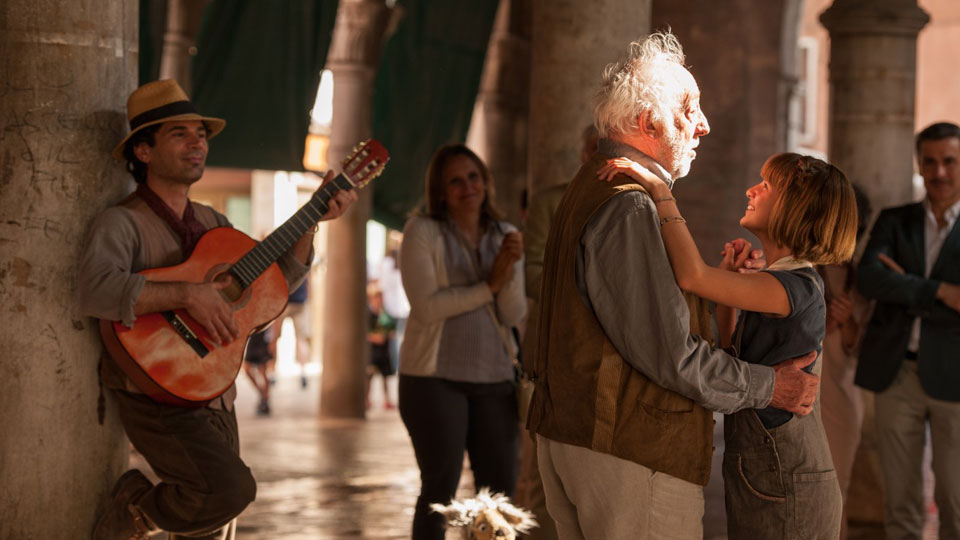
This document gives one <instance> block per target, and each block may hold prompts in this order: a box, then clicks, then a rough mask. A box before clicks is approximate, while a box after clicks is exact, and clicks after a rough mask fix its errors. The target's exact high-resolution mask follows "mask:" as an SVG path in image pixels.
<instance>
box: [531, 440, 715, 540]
mask: <svg viewBox="0 0 960 540" xmlns="http://www.w3.org/2000/svg"><path fill="white" fill-rule="evenodd" d="M537 455H538V458H539V465H540V476H541V478H542V479H543V490H544V493H545V494H546V496H547V510H548V511H549V512H550V515H551V516H552V517H553V519H554V521H555V522H556V524H557V533H558V535H559V537H560V539H561V540H579V539H585V540H586V539H590V540H594V539H595V540H620V539H624V540H626V539H630V540H637V539H641V540H642V539H647V538H649V539H656V540H661V539H662V540H672V539H677V540H693V539H696V540H700V539H701V538H703V488H702V487H701V486H699V485H697V484H693V483H691V482H687V481H685V480H680V479H679V478H675V477H673V476H670V475H668V474H664V473H660V472H656V471H652V470H650V469H649V468H647V467H644V466H642V465H638V464H636V463H633V462H630V461H626V460H624V459H620V458H618V457H614V456H611V455H609V454H602V453H600V452H594V451H593V450H589V449H587V448H581V447H579V446H572V445H569V444H564V443H560V442H557V441H552V440H550V439H546V438H544V437H541V436H539V435H538V436H537Z"/></svg>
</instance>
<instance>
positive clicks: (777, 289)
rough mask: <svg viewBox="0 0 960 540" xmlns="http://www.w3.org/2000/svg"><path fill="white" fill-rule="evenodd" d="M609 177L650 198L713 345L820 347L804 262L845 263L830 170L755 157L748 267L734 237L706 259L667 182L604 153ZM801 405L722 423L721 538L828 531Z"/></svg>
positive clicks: (824, 468) (819, 307) (828, 469)
mask: <svg viewBox="0 0 960 540" xmlns="http://www.w3.org/2000/svg"><path fill="white" fill-rule="evenodd" d="M619 173H625V174H627V175H629V176H630V177H632V178H634V179H636V180H637V182H638V183H640V185H642V186H643V187H644V188H645V189H646V190H647V192H648V193H649V194H650V197H651V198H652V199H653V200H654V202H655V204H656V206H657V212H658V213H659V215H660V224H661V234H662V236H663V242H664V246H665V247H666V250H667V254H668V256H669V258H670V264H671V265H672V266H673V272H674V275H675V276H676V279H677V284H678V285H679V286H680V288H682V289H684V290H687V291H690V292H693V293H695V294H697V295H699V296H701V297H703V298H706V299H708V300H712V301H714V302H716V303H717V304H718V309H717V322H718V327H719V330H720V338H721V343H722V344H723V346H724V347H728V346H731V345H732V346H733V348H734V351H735V354H736V355H737V356H738V357H739V358H742V359H743V360H746V361H748V362H754V363H758V364H763V365H771V366H772V365H776V364H779V363H780V362H783V361H784V360H787V359H789V358H792V357H796V356H801V355H803V354H806V353H808V352H809V351H811V350H814V349H816V350H817V351H818V352H819V351H820V350H821V345H822V342H823V336H824V331H825V314H826V308H825V303H824V299H823V282H822V281H821V280H820V277H819V276H818V275H817V273H816V271H815V270H814V268H813V266H814V265H815V264H837V263H840V262H843V261H846V260H848V259H850V257H851V256H852V254H853V250H854V245H855V234H856V227H857V208H856V203H855V198H854V192H853V187H852V186H851V184H850V182H849V181H848V180H847V178H846V177H845V176H844V174H843V173H842V172H841V171H840V170H839V169H837V168H836V167H834V166H833V165H830V164H829V163H825V162H823V161H821V160H819V159H816V158H813V157H809V156H801V155H798V154H790V153H784V154H777V155H774V156H773V157H771V158H770V159H768V160H767V162H766V163H765V164H764V165H763V168H762V170H761V172H760V176H761V181H760V183H758V184H757V185H755V186H753V187H751V188H750V189H748V190H747V209H746V212H745V213H744V215H743V217H742V218H741V219H740V225H742V226H743V227H744V228H746V229H747V230H749V231H750V232H752V233H753V234H754V235H756V236H757V238H759V239H760V242H761V243H762V244H763V249H764V251H765V252H766V258H767V261H770V262H771V264H770V265H769V266H768V267H767V269H766V270H765V271H763V272H757V273H754V274H748V273H738V272H736V271H734V270H735V269H736V268H738V267H739V266H740V263H741V262H742V260H743V259H744V258H745V257H747V256H748V254H749V252H750V249H749V245H746V243H745V242H744V241H742V240H738V241H735V242H732V243H728V244H727V245H726V246H725V247H724V251H723V261H722V262H721V264H720V267H719V268H714V267H710V266H707V265H706V264H705V263H704V262H703V259H702V258H701V256H700V253H699V252H698V251H697V247H696V245H695V244H694V242H693V238H692V237H691V236H690V233H689V231H688V230H687V227H686V225H685V224H684V223H685V221H684V219H683V217H682V216H681V215H680V212H679V210H678V209H677V202H676V200H675V199H674V198H673V196H672V195H671V193H670V188H669V187H668V186H667V184H665V183H664V182H663V181H662V180H660V179H659V178H658V177H657V176H655V175H653V174H652V173H650V172H648V171H647V170H646V169H644V168H643V167H641V166H640V165H638V164H636V163H634V162H632V161H630V160H628V159H626V158H617V159H612V160H610V161H608V162H607V165H605V166H604V167H603V168H601V169H600V171H599V172H598V175H599V176H600V178H603V179H606V180H610V179H611V178H613V176H615V175H616V174H619ZM737 309H739V310H742V311H741V312H740V317H739V319H735V317H734V315H735V310H737ZM734 321H736V324H735V325H734ZM814 365H815V366H816V370H817V371H819V365H818V364H814ZM808 369H814V368H813V367H811V368H808ZM811 406H812V410H813V412H814V414H810V415H806V416H794V415H793V414H791V413H789V412H787V411H783V410H780V409H775V408H772V407H768V408H766V409H759V410H752V409H748V410H745V411H741V412H738V413H735V414H732V415H727V416H726V418H725V419H724V441H725V444H726V452H725V453H724V456H723V479H724V490H725V495H726V507H727V533H728V536H729V537H730V538H731V539H736V538H749V539H750V540H761V539H765V538H778V539H781V538H782V539H793V538H797V539H800V538H804V539H806V538H831V539H834V538H837V536H838V535H839V532H840V515H841V510H842V503H841V498H840V488H839V485H838V483H837V475H836V472H835V471H834V467H833V462H832V460H831V458H830V449H829V447H828V445H827V440H826V436H825V435H824V431H823V424H822V423H821V421H820V411H819V400H818V401H817V402H815V403H813V404H811Z"/></svg>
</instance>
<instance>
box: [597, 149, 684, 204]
mask: <svg viewBox="0 0 960 540" xmlns="http://www.w3.org/2000/svg"><path fill="white" fill-rule="evenodd" d="M618 174H625V175H627V176H629V177H630V178H633V179H634V180H636V181H637V183H638V184H640V185H641V186H643V189H645V190H647V192H648V193H650V194H651V195H653V194H654V192H656V191H658V190H665V191H666V192H667V193H668V194H669V192H670V186H668V185H667V183H666V182H664V181H663V180H661V179H660V177H659V176H657V175H655V174H653V173H652V172H650V171H649V170H648V169H647V168H646V167H644V166H643V165H640V164H639V163H637V162H636V161H633V160H632V159H629V158H625V157H618V158H613V159H608V160H607V163H606V164H605V165H604V166H602V167H600V169H599V170H598V171H597V178H599V179H601V180H606V181H607V182H609V181H611V180H613V177H614V176H616V175H618Z"/></svg>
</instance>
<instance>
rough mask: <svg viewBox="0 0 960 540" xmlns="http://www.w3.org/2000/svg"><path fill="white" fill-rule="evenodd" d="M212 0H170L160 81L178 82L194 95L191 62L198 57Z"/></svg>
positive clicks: (189, 93) (188, 93)
mask: <svg viewBox="0 0 960 540" xmlns="http://www.w3.org/2000/svg"><path fill="white" fill-rule="evenodd" d="M207 2H208V0H167V31H166V32H164V34H163V53H162V54H161V55H160V78H161V79H176V80H177V82H179V83H180V87H181V88H183V91H184V92H186V93H187V95H188V96H189V95H191V94H192V92H191V87H192V86H193V84H192V82H193V81H192V79H191V78H190V64H191V60H192V59H193V57H194V56H196V54H197V35H198V34H199V33H200V26H201V23H202V22H203V10H204V8H206V7H207Z"/></svg>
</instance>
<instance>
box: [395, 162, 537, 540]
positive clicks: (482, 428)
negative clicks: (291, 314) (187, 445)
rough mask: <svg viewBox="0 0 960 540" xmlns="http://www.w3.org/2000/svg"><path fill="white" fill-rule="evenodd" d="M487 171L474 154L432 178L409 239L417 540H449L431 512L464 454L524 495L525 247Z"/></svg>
mask: <svg viewBox="0 0 960 540" xmlns="http://www.w3.org/2000/svg"><path fill="white" fill-rule="evenodd" d="M493 196H494V189H493V182H492V179H491V177H490V173H489V171H488V170H487V167H486V165H484V163H483V162H482V161H481V160H480V158H479V157H477V155H476V154H474V153H473V152H472V151H471V150H470V149H468V148H467V147H465V146H463V145H449V146H444V147H441V148H440V149H439V150H437V152H436V153H435V154H434V156H433V158H432V159H431V161H430V165H429V167H428V169H427V178H426V208H425V209H424V211H423V212H422V213H421V215H419V216H417V217H414V218H412V219H411V220H410V221H409V222H408V223H407V225H406V227H405V228H404V236H403V245H402V246H401V251H400V274H401V277H402V279H403V286H404V289H405V290H406V293H407V298H408V299H409V301H410V317H409V319H408V320H407V327H406V331H405V335H404V340H403V345H402V347H401V350H400V370H399V371H400V416H401V417H402V418H403V423H404V425H405V426H406V427H407V431H408V432H409V433H410V439H411V441H412V442H413V448H414V452H415V453H416V456H417V464H418V465H419V466H420V480H421V490H420V497H419V498H418V499H417V506H416V511H415V514H414V520H413V536H412V537H413V539H414V540H426V539H436V540H442V539H443V536H444V523H443V516H442V515H440V514H437V513H434V512H432V511H431V510H430V504H432V503H442V504H447V503H448V502H449V501H450V499H452V498H453V497H454V495H455V493H456V489H457V484H458V483H459V480H460V471H461V469H462V466H463V453H464V451H466V452H467V453H468V455H469V457H470V466H471V468H472V469H473V474H474V484H475V485H476V487H477V489H479V488H481V487H489V488H490V489H492V490H493V491H500V492H504V493H506V494H507V495H512V494H513V489H514V481H515V478H516V462H517V437H518V419H517V407H516V400H515V397H514V390H513V378H514V372H513V360H512V359H513V354H514V351H515V350H516V344H515V342H514V340H513V335H512V333H511V327H513V326H516V325H517V324H518V323H519V322H520V320H521V319H522V318H523V316H524V315H525V314H526V298H525V295H524V285H523V260H522V258H523V240H522V238H521V236H520V233H519V232H518V231H517V230H516V228H514V227H513V226H511V225H509V224H508V223H505V222H502V221H500V219H501V213H500V212H499V210H497V209H496V207H495V206H494V205H493V201H492V200H493Z"/></svg>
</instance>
